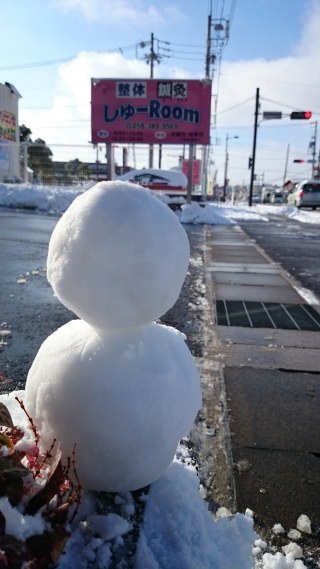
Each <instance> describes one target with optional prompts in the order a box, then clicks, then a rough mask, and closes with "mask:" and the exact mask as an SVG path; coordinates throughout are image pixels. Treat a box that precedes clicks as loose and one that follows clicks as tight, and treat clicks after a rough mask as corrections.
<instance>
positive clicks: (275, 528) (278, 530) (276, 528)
mask: <svg viewBox="0 0 320 569" xmlns="http://www.w3.org/2000/svg"><path fill="white" fill-rule="evenodd" d="M272 531H273V533H285V532H284V529H283V527H282V525H281V524H274V526H273V528H272Z"/></svg>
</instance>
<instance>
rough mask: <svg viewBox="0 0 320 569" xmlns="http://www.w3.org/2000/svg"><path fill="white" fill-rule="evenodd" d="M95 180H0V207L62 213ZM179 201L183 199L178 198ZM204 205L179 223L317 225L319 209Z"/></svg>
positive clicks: (191, 209) (164, 198)
mask: <svg viewBox="0 0 320 569" xmlns="http://www.w3.org/2000/svg"><path fill="white" fill-rule="evenodd" d="M94 185H95V182H88V183H87V184H86V185H85V186H70V187H61V186H58V187H54V186H40V185H36V184H3V183H0V206H7V207H19V208H34V209H38V210H40V211H56V212H65V211H66V210H67V208H68V207H69V206H70V205H71V203H72V202H73V200H74V199H75V198H76V197H77V196H80V195H82V194H83V193H84V192H86V191H87V190H88V189H90V188H92V187H93V186H94ZM157 198H158V199H160V201H163V202H164V203H170V202H172V201H173V202H174V203H178V202H177V201H176V199H177V198H168V197H167V196H166V195H165V194H161V193H159V194H157ZM180 201H181V203H183V204H184V203H185V199H184V198H181V200H180ZM203 205H205V207H202V206H200V205H199V204H198V203H197V202H192V203H191V204H190V205H187V204H185V206H183V211H182V212H178V216H179V217H180V215H181V216H182V220H183V221H182V222H183V223H196V224H199V223H207V224H214V225H216V224H217V225H220V224H222V225H229V224H230V223H231V224H232V223H238V222H241V221H242V220H248V221H250V220H252V221H268V216H269V215H277V216H279V218H280V219H281V217H289V218H292V219H294V220H295V221H299V222H300V223H313V224H320V211H309V210H299V209H298V208H296V207H291V206H287V205H279V206H276V205H267V204H253V205H252V206H251V207H249V206H248V205H247V203H246V202H239V203H237V204H236V205H233V204H231V203H230V202H227V203H224V204H222V203H221V204H220V203H216V202H206V203H205V204H203Z"/></svg>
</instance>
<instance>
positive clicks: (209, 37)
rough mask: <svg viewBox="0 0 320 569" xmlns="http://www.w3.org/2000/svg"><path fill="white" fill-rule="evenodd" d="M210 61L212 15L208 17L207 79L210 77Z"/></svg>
mask: <svg viewBox="0 0 320 569" xmlns="http://www.w3.org/2000/svg"><path fill="white" fill-rule="evenodd" d="M210 60H211V14H209V16H208V31H207V53H206V68H205V73H206V78H208V77H209V76H210Z"/></svg>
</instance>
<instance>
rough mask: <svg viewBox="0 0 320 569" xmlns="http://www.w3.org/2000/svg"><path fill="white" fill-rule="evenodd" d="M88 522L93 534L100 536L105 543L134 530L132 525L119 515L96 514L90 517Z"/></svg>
mask: <svg viewBox="0 0 320 569" xmlns="http://www.w3.org/2000/svg"><path fill="white" fill-rule="evenodd" d="M87 521H88V525H89V527H90V529H91V530H92V531H93V533H95V534H98V536H99V537H101V539H103V540H105V541H110V540H111V539H114V538H115V537H118V536H121V535H124V534H125V533H127V532H128V531H130V530H131V529H132V524H130V523H129V522H128V521H127V520H124V519H123V518H121V517H120V516H118V515H117V514H107V515H105V516H104V515H98V514H96V515H92V516H89V517H88V520H87Z"/></svg>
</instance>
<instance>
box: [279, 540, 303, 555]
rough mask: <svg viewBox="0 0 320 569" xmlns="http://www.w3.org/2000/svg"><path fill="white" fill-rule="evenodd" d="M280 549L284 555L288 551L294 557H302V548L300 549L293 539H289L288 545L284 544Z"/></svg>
mask: <svg viewBox="0 0 320 569" xmlns="http://www.w3.org/2000/svg"><path fill="white" fill-rule="evenodd" d="M282 551H284V553H285V554H286V555H288V554H289V553H292V555H293V557H294V558H295V559H299V558H300V557H302V549H301V547H300V545H298V544H297V543H294V542H293V541H290V543H288V545H284V546H283V547H282Z"/></svg>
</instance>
